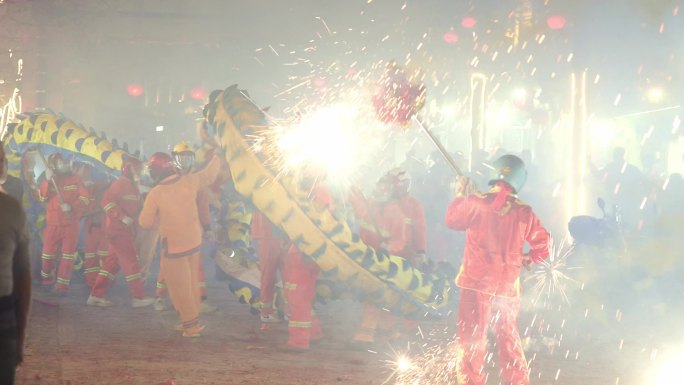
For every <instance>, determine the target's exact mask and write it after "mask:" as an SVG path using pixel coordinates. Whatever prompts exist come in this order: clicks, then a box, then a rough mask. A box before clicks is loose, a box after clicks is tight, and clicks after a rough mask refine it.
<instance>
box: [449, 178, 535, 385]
mask: <svg viewBox="0 0 684 385" xmlns="http://www.w3.org/2000/svg"><path fill="white" fill-rule="evenodd" d="M497 192H498V191H496V190H492V191H491V192H490V193H487V194H482V195H481V194H475V195H469V196H467V197H457V198H456V199H454V201H453V202H452V203H451V205H450V206H449V208H448V210H447V213H446V225H447V226H448V227H450V228H452V229H454V230H461V231H462V230H465V231H466V247H465V253H464V258H463V264H462V266H461V270H460V272H459V274H458V277H457V278H456V285H457V286H459V287H460V288H461V297H460V303H459V306H458V337H459V341H460V344H461V347H462V349H463V359H462V360H459V362H458V363H457V369H458V375H459V377H460V379H461V380H462V381H461V382H459V383H463V384H468V385H484V384H485V381H486V374H487V373H486V370H485V368H484V365H485V355H486V348H487V329H488V326H489V324H490V322H492V323H493V327H494V330H495V332H496V339H497V344H496V345H497V347H498V353H499V365H500V367H501V377H502V380H503V382H504V383H506V384H513V385H523V384H529V381H530V380H529V370H528V367H527V361H526V360H525V356H524V352H523V349H522V345H521V342H520V335H519V334H518V325H517V316H518V312H519V309H520V268H521V267H522V266H523V263H524V258H525V257H524V255H523V245H524V243H525V242H528V243H529V244H530V246H531V250H530V253H529V256H530V258H531V259H532V261H533V262H541V261H543V260H544V259H545V258H547V257H548V246H549V233H548V231H546V229H544V227H543V226H542V225H541V223H540V222H539V219H538V218H537V217H536V215H535V214H534V213H533V212H532V209H531V208H530V207H529V206H527V205H525V204H523V203H522V202H520V201H519V200H517V199H516V198H515V197H514V196H512V195H508V196H507V197H506V201H505V205H504V206H503V208H502V209H500V210H499V211H495V210H494V208H493V207H492V202H493V201H494V199H495V197H496V195H497Z"/></svg>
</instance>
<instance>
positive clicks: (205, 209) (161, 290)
mask: <svg viewBox="0 0 684 385" xmlns="http://www.w3.org/2000/svg"><path fill="white" fill-rule="evenodd" d="M197 215H199V220H200V224H201V225H202V228H203V229H210V228H211V210H210V209H209V189H204V190H202V191H200V192H198V193H197ZM197 279H198V280H199V282H198V285H199V288H200V295H201V297H202V299H205V298H207V279H206V275H205V273H204V263H202V261H201V259H200V263H199V272H198V275H197ZM155 295H156V296H157V297H158V298H166V297H168V295H169V289H168V287H167V286H166V282H164V275H163V274H162V272H161V269H160V270H159V274H157V290H156V293H155Z"/></svg>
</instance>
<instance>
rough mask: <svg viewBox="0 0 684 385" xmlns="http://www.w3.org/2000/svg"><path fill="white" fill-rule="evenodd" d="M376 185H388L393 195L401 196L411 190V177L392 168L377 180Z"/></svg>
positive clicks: (400, 170)
mask: <svg viewBox="0 0 684 385" xmlns="http://www.w3.org/2000/svg"><path fill="white" fill-rule="evenodd" d="M378 184H384V185H388V186H390V187H391V189H392V192H393V193H394V194H395V195H397V196H402V195H405V194H407V193H408V192H409V190H410V189H411V177H410V176H409V174H408V173H407V172H406V170H403V169H401V168H393V169H391V170H389V171H388V172H387V174H385V175H383V176H382V177H381V178H380V179H379V180H378Z"/></svg>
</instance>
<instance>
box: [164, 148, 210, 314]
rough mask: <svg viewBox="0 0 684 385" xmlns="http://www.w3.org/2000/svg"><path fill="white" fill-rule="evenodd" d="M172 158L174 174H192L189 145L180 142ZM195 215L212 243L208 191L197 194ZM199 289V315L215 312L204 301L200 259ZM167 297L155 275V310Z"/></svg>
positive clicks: (192, 159)
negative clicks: (200, 298)
mask: <svg viewBox="0 0 684 385" xmlns="http://www.w3.org/2000/svg"><path fill="white" fill-rule="evenodd" d="M171 156H172V158H173V164H174V166H175V167H176V172H178V174H179V175H187V174H189V173H191V172H192V170H193V168H194V167H195V151H193V150H192V147H191V146H190V143H188V142H180V143H178V144H176V145H175V146H174V147H173V151H172V152H171ZM196 202H197V213H198V214H199V219H200V224H201V225H202V231H203V232H202V235H203V238H204V240H205V241H208V242H213V241H214V238H215V237H214V232H213V230H212V228H211V211H210V209H209V189H202V190H200V191H199V192H198V193H197V199H196ZM198 274H199V275H198V277H199V287H200V293H201V297H202V304H201V307H200V312H201V313H210V312H212V311H215V310H216V307H215V306H211V305H209V304H208V303H207V302H205V300H206V299H207V282H206V275H205V273H204V264H203V263H202V261H201V259H200V264H199V273H198ZM167 296H168V289H167V287H166V282H164V276H163V274H162V272H161V271H159V274H158V275H157V290H156V297H157V299H156V300H155V302H154V308H155V310H165V309H166V306H167V305H166V301H165V298H166V297H167Z"/></svg>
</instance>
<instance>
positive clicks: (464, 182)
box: [456, 176, 477, 197]
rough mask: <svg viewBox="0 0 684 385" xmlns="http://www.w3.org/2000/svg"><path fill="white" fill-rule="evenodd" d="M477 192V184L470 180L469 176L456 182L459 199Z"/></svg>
mask: <svg viewBox="0 0 684 385" xmlns="http://www.w3.org/2000/svg"><path fill="white" fill-rule="evenodd" d="M475 192H477V186H476V185H475V182H474V181H473V180H472V179H470V178H468V177H467V176H460V177H458V180H456V196H457V197H467V196H468V195H472V194H473V193H475Z"/></svg>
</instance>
